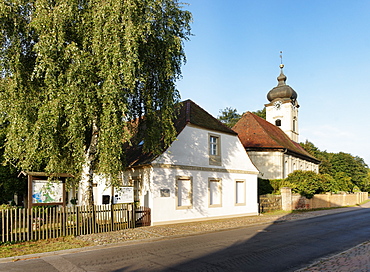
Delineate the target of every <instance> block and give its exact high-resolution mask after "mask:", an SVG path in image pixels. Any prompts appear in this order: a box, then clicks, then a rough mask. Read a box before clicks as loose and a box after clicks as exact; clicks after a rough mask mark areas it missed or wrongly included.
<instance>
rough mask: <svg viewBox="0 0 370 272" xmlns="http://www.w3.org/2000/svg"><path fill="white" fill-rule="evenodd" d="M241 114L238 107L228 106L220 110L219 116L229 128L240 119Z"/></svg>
mask: <svg viewBox="0 0 370 272" xmlns="http://www.w3.org/2000/svg"><path fill="white" fill-rule="evenodd" d="M240 117H241V115H240V114H239V113H238V112H237V110H236V109H233V108H231V107H226V108H225V109H223V110H220V115H219V116H218V117H217V118H218V120H220V121H221V122H222V123H224V124H225V125H226V126H228V127H229V128H232V127H233V126H234V125H235V124H236V122H238V121H239V119H240Z"/></svg>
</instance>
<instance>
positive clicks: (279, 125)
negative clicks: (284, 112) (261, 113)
mask: <svg viewBox="0 0 370 272" xmlns="http://www.w3.org/2000/svg"><path fill="white" fill-rule="evenodd" d="M275 126H277V127H281V120H280V119H277V120H276V121H275Z"/></svg>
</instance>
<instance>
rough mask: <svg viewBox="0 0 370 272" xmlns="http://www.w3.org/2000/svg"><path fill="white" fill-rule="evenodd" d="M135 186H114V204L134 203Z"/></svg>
mask: <svg viewBox="0 0 370 272" xmlns="http://www.w3.org/2000/svg"><path fill="white" fill-rule="evenodd" d="M133 202H134V187H118V188H114V195H113V204H123V203H133Z"/></svg>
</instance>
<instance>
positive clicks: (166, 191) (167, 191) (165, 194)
mask: <svg viewBox="0 0 370 272" xmlns="http://www.w3.org/2000/svg"><path fill="white" fill-rule="evenodd" d="M161 197H170V189H161Z"/></svg>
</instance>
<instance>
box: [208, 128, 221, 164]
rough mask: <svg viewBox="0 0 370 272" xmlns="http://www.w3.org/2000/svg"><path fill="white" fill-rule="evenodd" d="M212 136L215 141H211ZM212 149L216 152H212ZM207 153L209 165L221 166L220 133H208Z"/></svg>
mask: <svg viewBox="0 0 370 272" xmlns="http://www.w3.org/2000/svg"><path fill="white" fill-rule="evenodd" d="M212 138H214V139H216V143H214V142H213V141H211V139H212ZM214 146H215V147H216V148H215V149H214V148H213V147H214ZM213 150H216V154H213ZM208 155H209V164H210V165H217V166H221V135H218V134H213V133H208Z"/></svg>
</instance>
